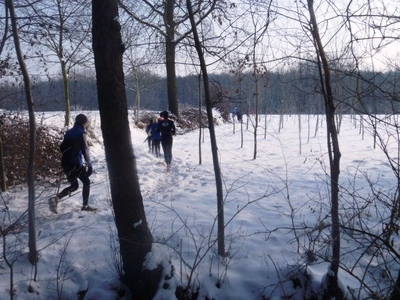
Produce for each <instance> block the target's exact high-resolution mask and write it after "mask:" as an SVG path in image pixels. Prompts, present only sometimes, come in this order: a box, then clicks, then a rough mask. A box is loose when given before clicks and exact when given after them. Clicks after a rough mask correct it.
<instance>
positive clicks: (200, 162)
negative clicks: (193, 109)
mask: <svg viewBox="0 0 400 300" xmlns="http://www.w3.org/2000/svg"><path fill="white" fill-rule="evenodd" d="M202 128H203V125H202V114H201V72H200V74H199V165H201V164H202V159H201V130H202Z"/></svg>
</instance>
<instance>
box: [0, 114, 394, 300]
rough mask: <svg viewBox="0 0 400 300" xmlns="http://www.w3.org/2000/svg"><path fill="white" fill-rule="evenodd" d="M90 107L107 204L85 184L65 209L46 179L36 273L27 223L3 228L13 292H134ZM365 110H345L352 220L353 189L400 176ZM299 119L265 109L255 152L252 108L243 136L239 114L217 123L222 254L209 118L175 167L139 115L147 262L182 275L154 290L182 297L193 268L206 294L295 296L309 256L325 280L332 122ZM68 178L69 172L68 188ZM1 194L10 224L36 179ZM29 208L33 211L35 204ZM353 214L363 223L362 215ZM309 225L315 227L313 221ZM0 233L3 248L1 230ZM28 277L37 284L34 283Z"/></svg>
mask: <svg viewBox="0 0 400 300" xmlns="http://www.w3.org/2000/svg"><path fill="white" fill-rule="evenodd" d="M86 113H87V115H88V117H89V119H90V122H91V130H92V131H93V132H94V133H95V137H93V136H89V137H90V142H91V144H92V145H91V154H92V160H93V167H94V170H95V173H94V174H93V175H92V177H91V180H92V182H93V184H92V189H91V196H90V200H89V204H90V205H92V206H94V207H97V208H99V212H98V213H95V214H93V213H88V212H81V211H80V208H81V205H82V199H81V190H79V191H78V192H77V193H76V194H74V195H72V197H70V198H66V199H65V201H62V202H61V203H60V204H59V214H58V215H54V214H52V213H51V212H50V211H49V209H48V205H47V199H48V198H49V197H50V196H53V195H54V194H56V192H57V190H56V189H55V188H45V187H39V186H38V187H37V190H36V197H37V201H36V203H37V210H36V214H37V219H36V226H37V229H36V232H37V234H38V238H37V243H38V249H39V255H40V258H39V263H38V274H37V280H36V282H34V281H33V277H34V274H33V272H34V269H33V268H32V267H31V266H30V264H29V262H28V257H27V253H28V247H27V241H28V235H27V226H26V224H25V223H23V224H24V226H22V227H21V228H19V229H16V232H17V231H18V232H19V234H18V235H16V236H13V235H9V236H7V237H6V239H5V241H6V243H7V246H8V248H9V249H10V252H8V254H7V258H8V260H10V261H11V262H12V266H13V273H14V285H13V289H14V291H15V299H46V300H47V299H63V300H66V299H76V298H77V293H78V291H80V290H85V289H88V292H87V294H86V296H85V298H84V299H99V300H100V299H101V300H114V299H117V298H118V297H119V298H118V299H129V295H128V294H126V295H125V296H121V295H120V296H118V297H117V290H119V289H120V283H119V281H118V278H117V272H116V267H115V260H114V259H113V257H115V253H116V248H117V247H118V242H117V240H116V233H115V226H114V222H113V215H112V209H111V207H110V199H109V197H110V196H109V195H110V192H109V185H108V179H107V166H106V162H105V157H104V149H103V147H102V143H101V141H102V137H101V131H100V118H99V115H98V113H96V112H86ZM72 115H73V116H72V117H75V114H72ZM63 118H64V114H63V113H61V112H60V113H51V114H50V113H46V114H44V115H39V114H38V116H37V121H38V123H40V122H42V123H44V124H46V125H51V126H54V127H55V128H58V129H59V130H61V129H62V124H63ZM359 118H360V117H359V116H358V117H356V120H355V121H354V119H353V120H351V118H350V117H349V116H344V117H343V121H342V125H341V128H340V135H339V143H340V149H341V153H342V157H341V175H340V184H341V186H342V188H341V191H342V194H341V198H340V201H341V204H340V206H341V208H342V210H341V217H342V218H343V220H346V221H349V220H350V219H351V216H354V215H353V213H352V212H353V211H355V210H356V207H359V206H361V205H362V204H361V200H360V202H357V201H356V200H355V198H354V197H350V195H353V196H354V195H357V199H367V198H368V199H370V198H371V189H370V184H371V183H373V184H376V185H377V186H379V189H380V191H381V192H382V194H385V195H386V196H387V197H388V198H389V195H391V194H393V193H394V190H395V188H396V184H397V180H396V178H395V176H394V174H393V171H392V169H391V167H390V166H389V164H388V161H387V158H386V157H385V155H384V154H383V152H382V150H381V149H379V147H376V148H374V144H373V138H372V135H371V133H370V132H368V131H365V132H364V133H363V132H361V131H362V130H360V123H359ZM300 121H301V131H300V132H299V116H297V115H296V116H295V115H292V116H285V117H284V119H283V128H281V129H280V130H279V116H267V120H266V124H267V131H266V134H265V132H264V127H263V126H264V124H265V123H264V116H262V117H261V120H260V127H259V129H258V143H257V158H256V159H255V160H254V159H253V152H254V145H253V142H254V141H253V139H254V137H253V128H252V125H251V122H249V127H248V129H247V130H246V128H247V127H246V118H245V116H244V124H243V130H244V131H243V141H242V135H241V131H240V124H238V123H236V124H235V128H233V124H232V123H226V124H222V125H219V126H216V134H217V144H218V150H219V161H220V164H221V171H222V176H223V184H224V197H225V207H224V209H225V223H226V224H227V225H226V231H225V237H226V250H227V251H228V253H229V257H228V258H227V259H224V260H223V261H222V260H220V259H219V257H218V255H217V254H216V253H217V249H216V243H215V235H216V214H217V205H216V190H215V178H214V171H213V164H212V157H211V149H210V143H209V133H208V130H204V137H202V142H201V144H200V147H201V160H202V163H201V164H199V157H200V156H199V131H198V130H196V131H194V132H190V133H186V134H178V135H176V136H175V137H174V145H173V160H172V170H171V171H170V172H167V171H166V167H165V165H164V162H163V159H162V158H156V157H155V156H154V155H153V154H152V153H149V150H148V147H147V143H144V140H145V138H146V133H145V132H144V130H140V129H137V128H134V127H133V126H132V128H131V132H132V142H133V147H134V152H135V156H136V160H137V169H138V170H137V171H138V174H139V180H140V186H141V191H142V195H143V199H144V205H145V209H146V215H147V221H148V223H149V226H151V231H152V234H153V237H154V239H155V241H156V243H154V247H153V248H154V249H153V253H152V258H151V259H150V260H149V263H150V264H152V263H154V262H155V261H162V260H165V261H167V260H170V261H171V262H172V264H173V265H174V269H175V275H176V276H175V277H174V278H173V279H172V280H171V281H170V282H169V288H167V289H162V288H160V290H159V292H158V293H157V295H156V297H155V299H175V297H174V289H175V286H176V285H178V284H179V283H180V282H182V283H183V284H184V285H186V284H188V280H189V279H190V283H189V284H190V285H191V286H194V287H199V299H206V298H207V299H211V298H212V299H216V300H233V299H237V300H249V299H289V298H288V297H289V296H291V298H290V299H303V298H304V294H303V293H305V291H304V290H301V289H300V288H299V287H298V286H296V284H295V281H294V280H293V278H294V276H293V274H294V272H296V267H298V266H299V265H304V264H305V262H306V261H308V262H309V263H311V265H309V266H308V267H307V274H308V275H309V279H310V284H311V285H312V286H313V287H314V288H318V286H319V285H320V284H321V282H322V279H323V276H324V274H325V273H326V272H327V267H328V263H326V262H324V260H323V258H324V256H325V254H326V255H327V257H328V253H329V249H330V247H329V245H328V241H327V240H328V237H329V230H330V227H329V226H328V225H329V223H330V218H329V216H328V215H329V211H330V208H329V193H330V191H329V187H328V186H327V183H328V182H329V179H328V176H327V174H329V164H328V159H327V146H326V140H327V139H326V124H325V121H324V120H323V117H321V116H320V117H319V122H317V117H316V116H305V115H304V116H301V120H300ZM316 124H318V127H317V129H316ZM178 131H179V129H178ZM264 134H265V135H264ZM242 143H243V146H242ZM389 143H392V140H391V139H389ZM389 146H392V145H391V144H390V145H389ZM396 147H397V144H396V143H394V148H393V150H390V147H389V152H390V151H394V152H393V155H394V156H396V157H397V155H398V154H397V148H396ZM396 159H397V158H396ZM38 167H40V166H38ZM366 178H368V180H369V181H367V180H366ZM65 185H66V182H65V178H63V184H62V186H61V188H63V187H65ZM343 191H345V192H343ZM2 201H3V203H2V210H1V224H0V225H1V226H4V225H7V224H9V222H10V220H9V219H8V214H7V213H8V212H9V214H10V216H11V221H15V220H16V219H17V218H18V217H21V215H23V213H24V212H25V211H26V209H27V203H28V192H27V189H26V188H24V187H20V186H18V187H13V188H11V189H10V191H8V192H6V193H2ZM356 202H357V203H356ZM366 202H368V201H366ZM362 203H364V202H362ZM5 205H7V207H8V211H6V210H5V209H4V206H5ZM374 205H375V204H374ZM372 208H373V209H372ZM372 208H371V209H369V208H368V212H369V213H368V214H366V215H367V219H368V224H370V226H371V228H375V229H374V230H376V232H378V233H379V232H380V229H381V225H380V224H381V223H382V219H384V218H386V217H387V215H388V213H389V211H386V210H385V209H384V208H382V207H376V205H375V206H374V207H372ZM365 211H367V210H363V212H365ZM6 212H7V213H6ZM23 218H24V219H26V214H25V215H23ZM349 222H350V221H349ZM354 223H355V224H357V221H356V220H355V219H354ZM3 224H4V225H3ZM324 226H326V227H324ZM294 228H297V229H296V230H294ZM302 228H307V229H308V231H307V232H308V233H307V234H305V233H304V230H302ZM316 232H319V233H320V235H319V236H318V240H314V241H312V242H310V238H311V239H312V237H315V236H316V234H315V233H316ZM324 238H325V239H324ZM1 245H2V248H3V245H4V241H2V242H1ZM358 247H359V246H358V245H356V244H355V243H354V242H353V241H352V240H351V239H346V240H343V241H342V249H343V250H342V253H343V256H342V259H343V260H344V261H346V264H347V263H348V265H349V266H352V265H353V263H354V261H355V260H356V259H358V258H359V253H361V252H362V251H363V250H362V249H359V250H357V248H358ZM397 248H398V246H397ZM353 250H354V251H353ZM321 251H326V253H323V252H321ZM314 252H315V253H314ZM310 256H312V259H311V258H310ZM370 258H371V257H368V255H367V257H365V256H364V257H363V258H362V259H361V260H360V261H359V264H358V265H357V267H356V268H354V269H353V272H354V274H355V275H359V276H362V274H363V270H364V269H365V268H366V266H367V265H370V264H375V265H376V266H377V267H379V264H380V262H379V261H378V260H375V259H371V260H369V259H370ZM150 267H151V266H150ZM391 268H392V269H391V270H390V271H391V273H390V274H387V276H389V278H390V276H394V277H395V276H396V275H397V271H398V266H397V265H396V264H393V265H392V267H391ZM375 271H376V274H378V275H377V276H378V278H377V279H376V280H377V281H379V282H380V283H379V284H381V285H382V286H383V287H384V286H385V284H388V283H389V279H388V277H387V276H386V279H385V278H383V279H382V278H380V277H379V276H380V275H379V272H382V270H381V269H379V268H377V269H376V270H375ZM340 280H341V284H343V287H344V289H345V290H346V292H348V291H349V290H351V289H355V290H359V289H360V286H359V282H358V281H357V280H355V279H354V276H350V275H348V274H347V273H346V272H341V273H340ZM0 282H1V283H0V285H1V288H0V298H1V299H9V298H10V297H9V291H10V268H9V267H8V266H7V264H6V263H5V261H4V256H2V258H1V260H0ZM371 282H372V281H371ZM29 287H31V288H33V289H32V290H33V291H32V290H31V291H30V292H29ZM366 292H367V291H366V290H365V289H364V288H361V290H359V292H357V293H355V295H356V296H358V297H359V298H358V299H363V298H364V297H366V294H365V293H366ZM284 297H287V298H284Z"/></svg>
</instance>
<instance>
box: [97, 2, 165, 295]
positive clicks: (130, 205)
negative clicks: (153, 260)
mask: <svg viewBox="0 0 400 300" xmlns="http://www.w3.org/2000/svg"><path fill="white" fill-rule="evenodd" d="M92 9H93V12H92V13H93V15H92V18H93V29H92V30H93V52H94V57H95V67H96V75H97V92H98V101H99V110H100V117H101V129H102V133H103V139H104V146H105V154H106V161H107V167H108V173H109V178H110V189H111V198H112V203H113V208H114V212H115V223H116V227H117V231H118V238H119V243H120V252H121V257H122V263H123V270H124V273H125V274H124V277H123V281H124V282H125V284H126V285H127V286H128V287H129V288H130V289H131V291H132V294H133V298H134V299H152V298H153V296H154V295H155V293H156V291H157V289H158V284H159V281H160V276H161V271H162V266H161V265H159V266H158V268H157V269H155V270H152V271H149V270H147V269H146V268H145V266H144V265H143V263H144V261H145V256H146V254H147V253H149V252H150V251H151V246H152V235H151V233H150V230H149V228H148V225H147V220H146V216H145V212H144V206H143V198H142V195H141V192H140V187H139V180H138V175H137V171H136V161H135V157H134V152H133V148H132V142H131V132H130V129H129V120H128V105H127V98H126V92H125V80H124V72H123V65H122V54H123V51H124V45H123V44H122V39H121V32H120V30H121V26H120V24H119V23H118V0H110V1H103V0H94V1H93V2H92Z"/></svg>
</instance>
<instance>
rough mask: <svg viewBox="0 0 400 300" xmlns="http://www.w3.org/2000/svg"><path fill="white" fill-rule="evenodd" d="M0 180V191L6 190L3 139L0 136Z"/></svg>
mask: <svg viewBox="0 0 400 300" xmlns="http://www.w3.org/2000/svg"><path fill="white" fill-rule="evenodd" d="M0 176H1V178H0V180H1V191H2V192H5V191H7V189H8V188H7V176H6V170H5V165H4V152H3V140H2V139H1V137H0Z"/></svg>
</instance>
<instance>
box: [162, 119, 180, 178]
mask: <svg viewBox="0 0 400 300" xmlns="http://www.w3.org/2000/svg"><path fill="white" fill-rule="evenodd" d="M160 116H161V119H160V120H159V121H158V128H159V130H160V133H161V146H162V148H163V152H164V159H165V163H166V164H167V169H168V170H170V169H171V161H172V136H173V135H175V132H176V129H175V124H174V121H172V120H170V119H168V117H169V116H168V112H167V111H163V112H162V113H161V114H160Z"/></svg>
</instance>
